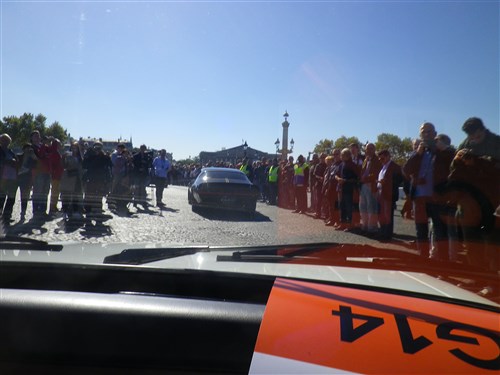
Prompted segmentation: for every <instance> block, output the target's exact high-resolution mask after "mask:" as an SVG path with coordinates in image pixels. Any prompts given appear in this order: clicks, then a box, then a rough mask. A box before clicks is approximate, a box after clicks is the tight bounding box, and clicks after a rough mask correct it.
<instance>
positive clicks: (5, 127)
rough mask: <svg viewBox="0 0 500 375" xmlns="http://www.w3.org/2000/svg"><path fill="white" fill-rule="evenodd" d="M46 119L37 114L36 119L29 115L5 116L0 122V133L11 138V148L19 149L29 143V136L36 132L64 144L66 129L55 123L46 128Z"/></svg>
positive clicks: (66, 136) (66, 135)
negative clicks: (52, 137)
mask: <svg viewBox="0 0 500 375" xmlns="http://www.w3.org/2000/svg"><path fill="white" fill-rule="evenodd" d="M46 121H47V118H46V117H45V116H44V115H42V114H39V115H37V116H36V117H35V116H34V115H33V114H31V113H24V114H23V115H21V116H19V117H18V116H6V117H4V118H3V121H0V132H1V133H7V134H8V135H9V136H10V137H11V138H12V147H13V148H20V147H22V145H23V144H25V143H28V142H30V135H31V133H32V132H33V131H34V130H38V131H39V132H40V133H41V134H42V135H49V136H50V135H51V136H54V137H56V138H58V139H60V140H61V142H65V141H66V139H67V138H68V134H67V131H66V129H64V128H63V127H62V126H61V124H59V123H58V122H57V121H55V122H54V123H53V124H52V125H50V126H49V127H48V128H47V126H46V125H45V123H46Z"/></svg>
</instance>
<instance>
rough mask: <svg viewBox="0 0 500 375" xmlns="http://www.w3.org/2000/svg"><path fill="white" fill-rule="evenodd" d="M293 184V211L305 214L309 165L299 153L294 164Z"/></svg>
mask: <svg viewBox="0 0 500 375" xmlns="http://www.w3.org/2000/svg"><path fill="white" fill-rule="evenodd" d="M293 168H294V176H293V186H294V189H295V199H296V206H295V207H296V208H295V211H293V212H295V213H300V214H305V213H306V211H307V188H308V182H309V165H307V163H306V162H305V159H304V156H303V155H299V156H298V158H297V163H296V164H295V165H294V167H293Z"/></svg>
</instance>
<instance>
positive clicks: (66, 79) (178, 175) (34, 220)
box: [0, 1, 500, 273]
mask: <svg viewBox="0 0 500 375" xmlns="http://www.w3.org/2000/svg"><path fill="white" fill-rule="evenodd" d="M0 11H1V26H0V27H1V56H0V57H1V99H0V112H1V113H0V115H1V116H0V117H1V124H0V134H1V135H0V146H1V150H0V173H1V183H0V190H1V192H0V193H1V196H0V198H1V204H2V207H1V210H2V226H1V233H2V234H3V235H8V236H13V237H28V238H35V239H39V240H43V241H47V242H73V243H74V242H77V243H81V244H95V243H98V244H109V243H128V244H136V243H149V244H154V243H162V244H165V243H166V244H172V245H201V244H203V245H219V246H220V245H231V246H232V245H234V246H239V245H246V246H249V245H271V244H272V245H276V244H283V243H286V244H293V243H294V244H298V243H299V244H306V243H318V242H338V243H345V244H358V245H359V244H367V245H372V246H375V247H382V248H384V249H393V250H394V251H402V252H405V253H411V254H415V255H418V256H421V258H422V259H425V260H429V259H430V260H431V261H436V262H437V261H444V262H451V263H452V264H460V265H467V266H470V267H474V268H475V269H480V270H484V271H487V272H493V273H494V272H497V270H498V250H499V233H500V231H499V230H498V229H499V215H500V213H499V204H500V202H499V197H500V185H499V175H500V173H499V160H500V154H499V150H500V138H499V135H498V133H499V112H498V103H499V102H500V97H499V84H498V83H499V70H498V66H499V65H500V64H499V48H500V47H499V45H500V43H499V42H500V41H499V38H500V37H499V16H498V15H499V3H498V2H497V1H475V2H463V1H435V2H434V1H433V2H420V1H415V2H413V1H408V2H368V1H367V2H338V1H294V2H289V1H274V2H260V1H242V2H241V1H238V2H236V1H235V2H232V1H228V2H218V1H199V2H198V1H196V2H190V1H187V2H148V1H144V2H119V1H118V2H114V1H92V2H87V1H66V2H46V1H30V2H22V1H2V2H1V3H0ZM205 167H219V168H230V169H231V168H232V169H238V170H240V171H241V172H243V173H244V174H245V175H246V177H247V178H248V179H249V181H250V182H252V184H253V185H254V188H252V189H247V190H237V189H236V188H224V186H220V185H219V186H210V185H207V186H204V187H203V189H202V188H199V187H197V186H195V185H193V184H192V182H193V181H194V180H195V179H196V177H197V176H198V175H199V174H200V172H201V170H202V168H205ZM219 174H220V175H222V177H223V178H225V177H226V176H225V174H224V173H223V172H220V171H218V172H207V176H208V177H212V176H214V178H218V177H217V176H218V175H219ZM231 178H238V176H234V175H232V176H231Z"/></svg>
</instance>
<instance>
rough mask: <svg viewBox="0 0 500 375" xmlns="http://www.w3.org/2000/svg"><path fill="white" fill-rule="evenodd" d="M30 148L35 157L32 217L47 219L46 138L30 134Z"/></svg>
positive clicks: (48, 177)
mask: <svg viewBox="0 0 500 375" xmlns="http://www.w3.org/2000/svg"><path fill="white" fill-rule="evenodd" d="M30 141H31V147H32V148H33V151H34V153H35V156H36V160H37V163H36V166H35V168H33V217H34V218H36V219H45V218H46V217H47V200H48V195H49V191H50V161H49V158H48V147H47V144H46V143H47V138H46V137H44V138H43V142H42V137H41V135H40V132H39V131H38V130H35V131H33V132H32V133H31V136H30Z"/></svg>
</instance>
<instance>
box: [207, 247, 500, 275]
mask: <svg viewBox="0 0 500 375" xmlns="http://www.w3.org/2000/svg"><path fill="white" fill-rule="evenodd" d="M217 261H219V262H253V263H291V264H304V265H305V264H307V265H321V266H342V267H352V268H370V269H384V270H397V271H410V272H423V273H427V274H431V275H439V276H440V277H444V278H453V277H466V278H471V279H474V280H476V281H480V280H497V282H498V274H497V273H496V272H490V271H486V270H483V269H480V268H477V267H474V266H470V265H468V264H461V263H456V262H447V261H436V260H432V259H425V258H422V257H421V256H420V255H417V254H414V253H411V252H406V251H401V250H395V249H382V248H378V247H374V246H371V245H365V244H339V243H316V244H304V245H278V246H268V247H263V248H261V249H252V250H244V249H241V250H238V251H235V252H233V253H232V254H230V255H218V256H217Z"/></svg>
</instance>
